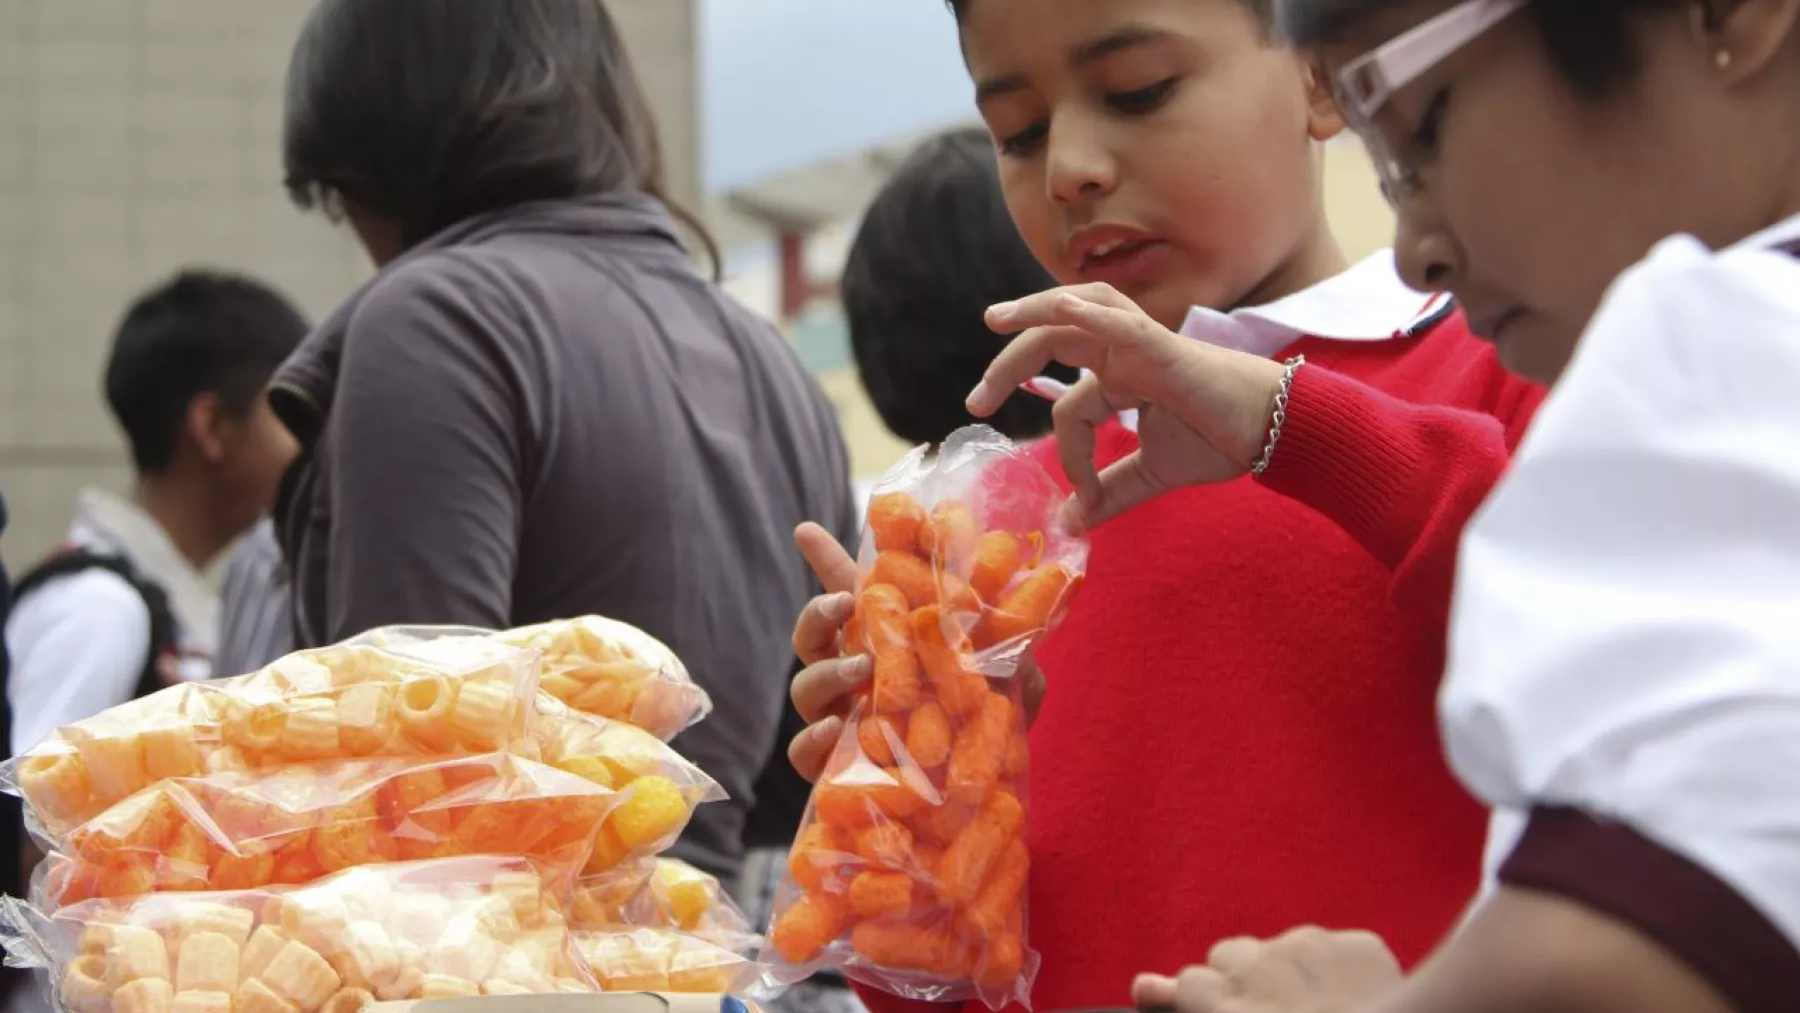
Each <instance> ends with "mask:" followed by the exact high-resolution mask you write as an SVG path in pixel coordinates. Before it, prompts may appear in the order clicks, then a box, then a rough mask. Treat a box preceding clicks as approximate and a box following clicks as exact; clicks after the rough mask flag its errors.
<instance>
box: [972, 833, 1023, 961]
mask: <svg viewBox="0 0 1800 1013" xmlns="http://www.w3.org/2000/svg"><path fill="white" fill-rule="evenodd" d="M1030 875H1031V852H1030V850H1029V849H1027V848H1026V847H1025V842H1024V840H1022V839H1021V838H1017V837H1015V838H1013V840H1012V843H1011V844H1008V845H1007V846H1006V853H1005V854H1003V855H1001V856H1000V861H999V862H998V863H996V864H995V865H994V871H993V872H992V873H990V874H989V875H988V881H987V885H986V886H984V887H982V888H981V893H980V895H978V896H977V897H976V898H975V903H973V904H970V905H969V910H968V912H967V916H968V919H969V924H970V925H973V926H974V927H975V928H977V929H979V930H981V933H982V934H983V935H988V936H993V935H998V934H999V933H1000V932H1001V930H1003V929H1005V928H1006V923H1007V921H1008V920H1009V919H1010V918H1011V917H1012V915H1013V912H1015V911H1017V910H1018V907H1019V896H1020V895H1021V894H1023V893H1024V892H1025V881H1026V879H1027V878H1028V877H1029V876H1030Z"/></svg>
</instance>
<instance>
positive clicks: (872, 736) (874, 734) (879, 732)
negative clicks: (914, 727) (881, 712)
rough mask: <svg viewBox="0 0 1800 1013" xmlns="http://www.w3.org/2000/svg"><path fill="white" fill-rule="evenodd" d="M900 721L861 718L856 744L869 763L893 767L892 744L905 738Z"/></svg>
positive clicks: (857, 729)
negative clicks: (859, 746)
mask: <svg viewBox="0 0 1800 1013" xmlns="http://www.w3.org/2000/svg"><path fill="white" fill-rule="evenodd" d="M913 685H915V686H916V685H918V683H917V682H914V683H913ZM901 721H902V719H901V717H900V716H899V715H893V716H891V717H876V716H874V715H870V716H868V717H865V718H863V719H862V722H861V723H860V724H858V725H857V726H856V739H857V742H858V743H859V744H860V745H861V746H862V751H863V755H864V756H867V757H868V758H869V762H870V763H875V764H879V765H880V766H883V767H890V766H893V763H894V743H896V742H902V741H905V737H904V736H903V735H902V734H901V732H900V729H901V728H904V727H905V725H903V724H901Z"/></svg>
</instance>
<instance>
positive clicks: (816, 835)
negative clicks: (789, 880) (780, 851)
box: [788, 823, 850, 893]
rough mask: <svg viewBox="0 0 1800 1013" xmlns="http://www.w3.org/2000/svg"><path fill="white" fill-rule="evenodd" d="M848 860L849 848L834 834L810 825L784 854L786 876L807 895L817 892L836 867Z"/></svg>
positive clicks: (826, 827) (826, 829) (821, 889)
mask: <svg viewBox="0 0 1800 1013" xmlns="http://www.w3.org/2000/svg"><path fill="white" fill-rule="evenodd" d="M849 860H850V845H849V844H848V843H846V842H845V840H844V838H843V837H842V836H840V835H839V834H838V832H837V831H835V830H833V829H831V828H830V827H828V826H826V825H825V824H823V823H813V824H810V825H808V826H807V828H806V829H805V830H803V831H801V832H800V839H799V840H798V841H795V842H794V847H793V850H791V851H789V852H788V875H789V876H792V877H793V878H794V882H796V883H799V884H800V885H801V886H802V887H803V888H805V889H806V890H807V891H808V892H809V893H821V892H823V891H824V890H825V885H826V883H827V882H828V881H830V880H831V879H833V878H834V873H835V872H836V870H837V869H838V867H839V866H841V865H844V864H845V863H846V862H848V861H849Z"/></svg>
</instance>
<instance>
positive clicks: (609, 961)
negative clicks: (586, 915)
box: [575, 929, 755, 992]
mask: <svg viewBox="0 0 1800 1013" xmlns="http://www.w3.org/2000/svg"><path fill="white" fill-rule="evenodd" d="M575 945H576V947H577V948H578V949H579V950H580V951H581V954H582V956H584V957H586V958H587V961H588V965H589V966H590V967H592V968H593V971H594V977H595V978H596V979H598V980H599V982H600V985H601V988H602V989H603V990H605V991H607V992H730V991H732V990H733V989H735V988H738V987H741V986H742V985H743V984H744V983H745V982H746V981H747V979H748V978H749V977H752V976H753V975H754V974H755V965H754V964H752V963H751V962H750V961H748V960H746V959H744V958H743V957H742V956H740V955H738V954H736V953H733V952H731V951H730V950H727V949H724V948H723V947H720V946H717V945H715V944H713V943H709V942H707V941H705V940H703V939H699V938H697V937H695V936H690V935H686V934H684V933H681V932H677V931H674V930H672V929H633V930H630V931H622V932H581V933H577V934H576V936H575Z"/></svg>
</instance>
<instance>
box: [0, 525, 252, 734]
mask: <svg viewBox="0 0 1800 1013" xmlns="http://www.w3.org/2000/svg"><path fill="white" fill-rule="evenodd" d="M68 541H69V543H70V544H72V545H75V546H78V547H81V548H84V549H93V550H96V551H100V552H109V553H117V554H120V555H123V556H124V557H125V558H126V559H127V560H128V561H129V562H130V563H131V565H132V567H133V568H134V569H136V570H137V572H138V573H139V575H141V576H143V577H145V578H147V579H149V580H150V581H152V582H154V583H155V584H156V585H157V586H159V587H161V588H162V589H163V591H164V593H165V594H167V595H168V599H169V610H170V612H172V613H173V614H174V617H175V627H176V629H175V636H176V645H177V650H178V651H179V652H180V663H181V677H182V678H183V679H184V680H192V679H205V678H208V677H209V676H210V675H211V674H212V657H213V653H214V650H215V648H216V645H217V641H218V627H219V602H218V598H217V596H216V595H215V594H214V593H213V590H212V587H211V586H210V585H209V584H208V583H207V581H206V578H205V577H204V576H203V575H201V574H200V573H199V572H198V571H196V570H195V569H194V567H193V566H192V565H191V564H190V563H189V562H188V561H187V559H186V558H185V557H184V556H182V555H181V553H180V552H179V551H178V550H177V549H176V548H175V545H174V543H173V542H172V541H170V540H169V536H168V533H167V532H165V531H164V530H163V529H162V526H161V525H159V524H158V523H157V522H156V521H155V520H154V519H152V518H151V517H150V516H149V515H148V514H146V513H144V512H143V510H141V509H139V508H138V507H137V506H136V505H135V504H133V503H130V502H128V501H126V500H123V499H120V498H119V497H117V496H113V495H112V494H110V493H106V492H102V491H100V490H97V489H89V490H85V491H83V492H82V493H81V495H80V498H79V499H78V501H77V503H76V509H75V520H74V523H73V524H72V525H71V526H70V528H69V537H68ZM6 646H7V650H8V652H9V653H10V654H11V656H12V673H11V675H10V677H9V678H8V681H7V687H6V695H7V702H8V703H9V705H10V706H11V707H12V715H13V718H12V720H13V724H12V742H11V746H12V750H13V753H14V755H17V754H18V753H21V752H23V751H24V750H26V749H29V748H31V747H32V746H34V745H36V744H37V743H39V742H40V741H42V740H43V739H44V737H45V736H47V735H49V734H50V733H51V732H52V731H55V730H56V729H57V728H60V727H62V726H63V725H66V724H69V723H71V722H74V721H79V720H81V719H83V718H87V717H92V716H93V715H95V714H97V713H99V712H100V711H103V710H105V709H106V708H108V707H111V706H114V705H116V704H120V703H124V702H125V701H126V700H129V699H131V696H132V694H133V693H134V691H135V690H136V689H137V683H138V679H139V677H140V676H141V675H142V674H143V671H144V662H145V660H146V659H147V658H148V656H149V653H150V610H149V609H148V608H147V607H146V606H145V605H144V600H143V598H142V597H140V596H139V594H138V592H137V590H136V589H135V588H133V587H132V586H131V585H130V584H128V583H126V581H125V580H124V579H123V578H121V577H119V576H118V575H117V574H114V573H109V572H107V571H104V570H88V571H85V572H83V573H77V574H71V575H69V576H66V577H58V578H56V579H54V580H52V581H49V582H48V583H46V584H44V585H43V586H42V587H40V588H38V589H37V590H36V591H34V592H32V593H31V594H30V595H27V596H26V597H25V598H24V599H23V600H22V601H20V602H18V604H17V605H16V606H15V607H14V609H13V611H12V614H11V615H10V616H8V617H7V621H6Z"/></svg>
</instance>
